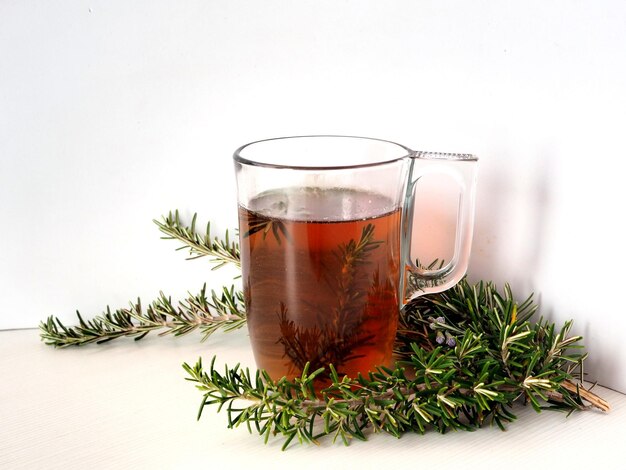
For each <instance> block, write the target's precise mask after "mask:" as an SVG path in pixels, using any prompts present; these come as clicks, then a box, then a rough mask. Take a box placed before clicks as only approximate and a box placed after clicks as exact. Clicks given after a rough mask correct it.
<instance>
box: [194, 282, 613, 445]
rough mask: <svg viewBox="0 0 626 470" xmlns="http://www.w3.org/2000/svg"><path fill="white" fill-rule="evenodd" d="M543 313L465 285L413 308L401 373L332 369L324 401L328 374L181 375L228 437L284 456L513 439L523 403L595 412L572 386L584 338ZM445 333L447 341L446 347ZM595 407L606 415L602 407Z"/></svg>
mask: <svg viewBox="0 0 626 470" xmlns="http://www.w3.org/2000/svg"><path fill="white" fill-rule="evenodd" d="M535 310H536V306H535V305H533V303H532V300H531V299H530V298H529V299H527V300H526V301H524V302H522V303H520V304H517V303H516V302H515V300H514V299H513V296H512V294H511V291H510V289H509V288H508V287H506V288H505V290H504V294H501V293H499V292H498V291H497V290H496V289H495V287H494V286H493V284H491V283H482V282H481V283H478V284H476V285H471V284H469V283H468V282H467V281H466V280H463V281H461V282H460V283H459V284H458V285H457V286H456V287H455V288H453V289H451V290H449V291H446V292H444V293H441V294H434V295H429V296H424V297H422V298H419V299H418V300H417V301H415V302H414V303H412V304H411V305H410V306H409V307H408V308H407V310H406V311H405V312H404V315H403V317H402V328H401V329H400V331H399V333H398V337H397V342H396V352H397V356H398V362H397V363H396V367H395V368H394V369H387V368H379V369H378V370H377V371H375V372H372V373H370V374H369V375H368V376H367V377H363V376H361V377H357V378H349V377H340V376H338V375H337V373H336V371H335V369H334V368H333V367H332V366H331V370H330V377H331V379H332V383H331V384H330V385H329V386H326V385H324V386H325V388H324V389H323V390H321V391H319V392H318V393H317V394H316V393H315V390H316V389H319V387H320V383H319V382H318V381H317V380H316V377H318V376H322V375H324V376H327V374H324V370H323V369H322V368H320V369H318V370H315V371H313V372H311V373H310V374H309V372H308V367H307V368H305V370H304V372H303V374H302V376H301V377H298V378H296V379H295V380H293V381H288V380H286V379H281V380H279V381H273V380H272V379H271V378H269V377H268V376H267V374H265V373H264V372H263V371H260V372H257V374H256V376H255V378H254V380H251V377H250V373H249V371H247V370H246V371H242V370H241V369H240V368H239V367H238V366H236V367H234V368H232V369H229V368H228V367H226V368H225V372H224V373H223V374H220V373H219V372H218V371H217V370H216V368H215V367H214V362H215V358H214V360H213V362H212V363H211V366H210V368H209V370H208V371H206V372H205V371H204V369H203V366H202V361H201V360H199V361H198V362H197V363H196V364H195V366H190V365H188V364H184V365H183V367H184V368H185V370H186V371H187V373H188V374H189V377H188V378H187V380H191V381H193V382H195V383H196V385H197V387H198V389H199V390H200V391H202V392H203V393H204V398H203V400H202V403H201V407H200V410H201V411H202V409H203V408H204V407H205V406H207V405H218V409H224V408H225V409H226V413H227V415H228V423H229V427H236V426H239V425H241V424H246V426H247V427H248V429H249V430H250V431H251V432H253V431H256V432H258V433H259V434H261V435H262V436H263V437H264V439H265V440H266V441H267V439H268V438H269V436H271V435H281V436H282V437H283V438H284V446H283V448H286V447H287V446H288V445H289V444H290V443H291V442H292V441H293V440H294V439H297V440H298V441H299V442H318V440H319V439H320V438H322V437H324V436H330V437H331V438H332V439H333V441H335V440H341V441H342V442H344V443H346V444H347V443H349V442H350V440H351V439H353V438H356V439H360V440H364V439H365V438H366V435H367V434H366V430H368V429H370V430H372V431H373V432H386V433H389V434H391V435H394V436H397V437H399V436H401V435H402V434H404V433H407V432H416V433H419V434H422V433H424V432H426V431H427V430H435V431H438V432H441V433H445V432H446V431H448V430H451V429H460V430H468V431H471V430H474V429H477V428H480V427H482V426H483V425H485V424H492V423H493V424H496V425H497V426H498V427H500V428H501V429H505V425H506V424H507V423H509V422H511V421H513V420H514V419H515V415H514V413H513V405H514V403H515V402H517V401H523V402H529V403H530V404H531V405H532V406H533V408H535V410H537V411H541V410H542V409H545V408H551V409H559V410H566V411H570V412H571V411H574V410H582V409H585V408H586V407H587V406H586V405H585V404H584V402H583V399H582V397H581V395H580V393H579V389H578V388H576V387H571V382H570V381H571V380H574V379H576V378H580V377H579V375H580V372H581V364H582V361H583V360H584V358H585V355H584V354H580V353H578V352H577V351H578V350H579V348H581V345H580V344H579V342H580V340H581V337H580V336H570V334H569V333H570V329H571V322H568V323H566V324H565V325H564V326H563V328H561V329H560V330H557V329H556V328H555V325H554V324H550V323H547V322H544V321H542V320H540V321H539V322H537V323H535V324H534V325H533V324H531V323H530V322H529V319H530V317H531V315H532V313H533V312H534V311H535ZM441 331H444V332H445V334H449V336H448V337H447V340H446V341H445V342H441V343H442V344H439V343H440V341H438V338H440V335H438V333H439V332H441ZM445 334H444V338H446V336H445ZM416 339H417V340H419V342H415V341H416ZM565 383H568V384H570V386H567V387H566V386H564V384H565ZM596 398H597V397H596ZM593 404H594V405H595V406H598V407H599V408H601V409H602V408H603V406H604V404H603V402H602V401H601V400H600V401H597V402H594V403H593Z"/></svg>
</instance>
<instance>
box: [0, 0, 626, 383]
mask: <svg viewBox="0 0 626 470" xmlns="http://www.w3.org/2000/svg"><path fill="white" fill-rule="evenodd" d="M625 84H626V3H624V2H621V1H618V0H615V1H609V0H605V1H592V0H588V1H552V2H545V1H541V0H537V1H528V2H517V1H495V0H494V1H487V0H482V1H479V0H475V1H473V2H464V1H436V0H431V1H393V2H375V1H363V0H359V1H357V0H350V1H298V2H293V1H266V2H257V1H240V0H236V1H233V0H230V1H211V0H198V1H184V2H181V1H166V0H150V1H135V2H128V1H122V0H109V1H95V0H80V1H79V0H64V1H33V0H30V1H29V0H24V1H10V0H5V1H2V2H0V296H1V299H2V302H1V304H0V328H20V327H34V326H36V325H37V323H38V322H39V321H40V320H42V319H44V318H45V317H47V316H48V315H58V316H59V317H60V318H61V319H63V320H65V321H67V322H68V323H71V322H73V320H74V310H75V309H79V310H80V311H81V312H82V313H83V314H84V315H85V316H86V317H90V316H92V315H95V314H96V313H99V312H100V311H101V310H102V309H103V308H104V307H105V306H106V305H107V304H109V305H111V306H112V307H116V306H124V305H126V304H127V302H128V301H129V300H130V299H133V298H136V297H137V296H142V299H143V300H144V302H146V301H148V300H150V299H152V298H154V297H155V296H156V295H157V293H158V292H159V290H164V291H166V292H167V293H170V294H171V295H172V296H174V297H179V296H181V295H183V294H184V293H185V292H186V291H187V290H190V291H192V292H195V291H197V290H198V289H199V288H200V286H201V285H202V283H204V282H208V283H209V285H210V286H213V287H219V286H220V285H221V284H222V283H223V282H224V281H225V280H226V282H229V280H230V279H229V276H230V274H232V273H225V272H223V273H219V272H217V273H211V272H210V271H209V265H208V264H207V263H206V262H204V261H202V260H199V261H194V262H187V261H184V256H183V254H182V253H176V252H174V248H175V247H176V246H177V245H176V244H175V243H174V242H165V241H160V240H159V235H160V234H159V232H158V231H157V229H156V227H155V226H154V224H153V223H152V221H151V220H152V219H153V218H158V217H160V216H161V214H164V213H165V212H167V211H168V210H170V209H174V208H179V209H180V210H181V211H182V213H183V214H185V215H187V216H189V215H190V214H192V213H193V212H195V211H198V212H199V213H200V220H201V221H203V222H206V221H207V220H209V219H210V220H213V221H214V224H213V225H214V229H215V230H216V233H221V232H223V230H225V229H226V228H233V227H234V226H235V224H236V212H235V210H236V202H235V187H234V177H233V174H232V163H231V154H232V151H233V150H234V149H235V148H236V147H238V146H239V145H241V144H243V143H246V142H248V141H251V140H255V139H260V138H266V137H275V136H279V135H292V134H314V133H335V134H352V135H366V136H371V137H379V138H385V139H390V140H395V141H398V142H400V143H403V144H405V145H408V146H411V147H413V148H417V149H423V150H438V151H458V152H471V153H475V154H477V155H479V157H481V168H480V180H479V192H478V205H477V227H476V235H475V242H474V250H473V259H472V263H471V267H470V277H471V278H472V279H473V280H476V279H492V280H494V281H496V282H498V284H500V285H502V284H503V283H504V282H510V283H511V284H512V286H513V288H514V291H515V292H516V293H517V295H518V296H519V297H523V296H526V295H527V294H529V293H530V292H532V291H534V292H536V293H537V298H538V300H539V301H540V303H541V306H542V312H543V314H544V315H545V316H547V317H549V318H550V319H551V320H553V321H556V322H560V323H562V322H563V321H565V320H567V319H570V318H572V319H574V320H575V332H576V333H580V334H582V335H584V337H585V343H586V344H587V347H588V351H589V353H590V359H589V362H588V367H587V372H588V373H589V378H590V379H597V380H599V381H600V383H602V384H604V385H607V386H610V387H614V388H617V389H620V390H622V391H626V374H624V370H625V369H626V347H625V346H624V341H622V336H621V330H622V328H623V325H622V324H621V323H620V322H621V321H622V319H623V318H624V314H625V313H626V311H625V308H624V304H623V303H622V302H621V294H622V288H623V278H622V273H623V271H624V268H623V265H624V263H626V250H625V249H624V247H623V243H624V239H625V238H626V237H625V235H626V233H625V230H624V225H623V224H618V222H619V221H620V219H621V218H622V216H620V214H623V213H624V209H623V207H622V205H623V203H624V201H626V189H625V187H626V184H624V181H623V174H622V171H621V170H622V168H623V164H622V162H623V160H624V156H625V155H624V154H625V151H624V148H623V136H624V129H625V128H626V92H625V91H624V90H625ZM209 348H210V344H209V345H207V349H209Z"/></svg>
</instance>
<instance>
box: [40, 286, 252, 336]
mask: <svg viewBox="0 0 626 470" xmlns="http://www.w3.org/2000/svg"><path fill="white" fill-rule="evenodd" d="M76 315H77V316H78V325H77V326H72V327H66V326H65V325H64V324H63V323H62V322H61V320H59V319H58V318H56V317H54V316H50V317H48V319H47V320H46V321H43V322H41V323H40V325H39V328H40V335H41V339H42V340H43V341H44V342H45V343H46V344H49V345H52V346H55V347H59V348H64V347H67V346H81V345H84V344H89V343H104V342H107V341H111V340H113V339H116V338H120V337H122V336H127V337H134V339H135V340H140V339H142V338H143V337H145V336H146V335H147V334H148V333H150V332H152V331H157V330H163V331H161V332H160V333H159V336H163V335H167V334H172V335H174V336H181V335H184V334H187V333H189V332H191V331H194V330H200V332H201V333H202V335H203V336H202V341H204V340H205V339H206V338H208V337H209V336H210V335H211V334H213V333H214V332H215V331H217V330H218V329H223V330H225V331H231V330H235V329H238V328H241V327H242V326H243V325H245V324H246V314H245V311H244V308H243V294H242V293H241V292H240V291H235V288H234V286H231V287H230V288H226V287H224V288H223V289H222V291H221V293H220V294H217V293H216V292H215V291H211V295H210V297H208V296H207V292H206V284H205V285H204V286H203V287H202V289H201V290H200V293H199V294H197V295H192V294H189V296H188V297H187V299H186V300H182V301H180V302H179V303H178V306H175V305H174V304H173V303H172V300H171V298H170V297H168V296H166V295H165V294H164V293H163V292H161V293H160V296H159V297H158V298H157V299H156V300H155V301H154V302H152V303H151V304H150V305H148V307H147V308H145V309H144V308H143V307H142V304H141V300H140V299H137V302H131V303H130V306H129V307H128V308H120V309H117V310H115V311H111V309H110V308H109V307H107V309H106V311H105V312H103V313H102V314H101V315H98V316H96V317H94V318H93V319H92V320H85V319H84V318H83V317H82V316H81V314H80V312H78V311H77V312H76Z"/></svg>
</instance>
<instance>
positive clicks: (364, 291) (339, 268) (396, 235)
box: [239, 188, 401, 379]
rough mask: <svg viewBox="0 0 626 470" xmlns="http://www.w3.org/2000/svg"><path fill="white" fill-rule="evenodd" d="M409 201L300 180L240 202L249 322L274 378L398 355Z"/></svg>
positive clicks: (371, 363) (260, 358)
mask: <svg viewBox="0 0 626 470" xmlns="http://www.w3.org/2000/svg"><path fill="white" fill-rule="evenodd" d="M400 217H401V212H400V209H399V208H397V207H394V204H393V201H391V200H390V199H388V198H385V197H383V196H381V195H377V194H373V193H368V192H359V191H354V190H346V189H319V188H294V189H286V190H280V191H273V192H269V193H264V194H262V195H260V196H259V197H257V198H256V199H254V200H252V201H251V203H250V207H249V208H244V207H241V206H240V208H239V223H240V225H239V227H240V234H241V260H242V272H243V283H244V294H245V303H246V311H247V318H248V328H249V333H250V339H251V342H252V348H253V351H254V355H255V360H256V363H257V366H258V367H259V368H263V369H265V370H267V372H268V373H269V374H270V376H271V377H272V378H273V379H278V378H281V377H283V376H287V377H289V378H293V377H295V376H298V375H300V373H301V372H302V368H303V367H304V365H305V364H306V363H307V362H310V369H309V371H310V372H312V371H314V370H316V369H317V368H319V367H325V368H326V371H328V370H329V369H328V365H329V364H333V365H334V367H335V369H336V370H337V372H338V373H339V374H340V375H342V374H347V375H349V376H351V377H356V376H357V375H358V373H362V374H366V373H367V372H368V371H370V370H374V369H375V367H376V366H379V365H384V366H389V365H390V364H391V361H392V357H391V355H392V350H393V343H394V338H395V334H396V328H397V322H398V309H399V294H398V283H399V279H398V278H399V270H400V267H399V266H400Z"/></svg>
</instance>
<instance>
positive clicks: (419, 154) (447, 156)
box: [233, 134, 478, 171]
mask: <svg viewBox="0 0 626 470" xmlns="http://www.w3.org/2000/svg"><path fill="white" fill-rule="evenodd" d="M320 137H321V138H342V139H355V140H371V141H377V142H384V143H386V144H391V145H395V146H397V147H400V148H401V149H403V150H404V152H405V153H404V154H403V155H401V156H400V157H395V158H390V159H382V160H379V161H375V162H367V163H356V164H342V165H283V164H276V163H268V162H261V161H255V160H252V159H250V158H246V157H244V156H242V155H241V152H242V151H243V150H244V149H246V148H248V147H250V146H252V145H255V144H260V143H263V142H272V141H280V140H288V139H311V138H320ZM407 157H411V158H417V159H437V160H447V161H450V160H452V161H477V160H478V158H477V157H476V156H474V155H471V154H465V153H444V152H425V151H415V150H412V149H411V148H409V147H407V146H406V145H402V144H399V143H398V142H394V141H392V140H387V139H379V138H375V137H363V136H354V135H337V134H312V135H294V136H283V137H272V138H268V139H260V140H255V141H253V142H249V143H247V144H244V145H242V146H241V147H239V148H238V149H237V150H235V152H234V153H233V160H234V161H235V162H237V163H241V164H244V165H250V166H256V167H264V168H276V169H292V170H318V171H319V170H343V169H351V168H354V169H356V168H367V167H372V166H378V165H384V164H387V163H393V162H397V161H400V160H403V159H405V158H407Z"/></svg>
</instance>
